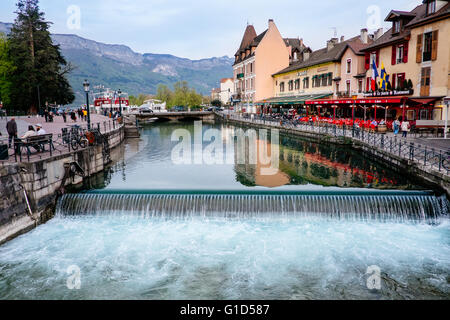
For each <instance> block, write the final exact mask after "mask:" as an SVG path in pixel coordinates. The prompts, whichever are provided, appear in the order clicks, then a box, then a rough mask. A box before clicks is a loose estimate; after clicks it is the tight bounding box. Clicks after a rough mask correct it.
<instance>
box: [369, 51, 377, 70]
mask: <svg viewBox="0 0 450 320" xmlns="http://www.w3.org/2000/svg"><path fill="white" fill-rule="evenodd" d="M374 61H375V64H376V65H377V67H378V63H377V62H378V61H377V53H376V52H372V53H371V54H370V68H372V65H373V62H374Z"/></svg>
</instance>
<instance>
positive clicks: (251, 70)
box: [250, 62, 253, 73]
mask: <svg viewBox="0 0 450 320" xmlns="http://www.w3.org/2000/svg"><path fill="white" fill-rule="evenodd" d="M250 73H253V62H252V63H250Z"/></svg>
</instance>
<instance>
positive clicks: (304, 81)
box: [303, 77, 309, 89]
mask: <svg viewBox="0 0 450 320" xmlns="http://www.w3.org/2000/svg"><path fill="white" fill-rule="evenodd" d="M308 88H309V77H306V78H303V89H308Z"/></svg>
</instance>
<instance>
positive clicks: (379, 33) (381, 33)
mask: <svg viewBox="0 0 450 320" xmlns="http://www.w3.org/2000/svg"><path fill="white" fill-rule="evenodd" d="M382 35H383V28H379V29H378V30H377V31H375V32H374V39H373V40H378V39H380V37H381V36H382Z"/></svg>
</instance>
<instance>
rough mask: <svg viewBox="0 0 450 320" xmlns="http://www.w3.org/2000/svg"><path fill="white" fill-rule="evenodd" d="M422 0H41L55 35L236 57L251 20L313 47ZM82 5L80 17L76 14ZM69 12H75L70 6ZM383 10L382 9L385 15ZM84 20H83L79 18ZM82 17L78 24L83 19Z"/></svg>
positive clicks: (195, 55)
mask: <svg viewBox="0 0 450 320" xmlns="http://www.w3.org/2000/svg"><path fill="white" fill-rule="evenodd" d="M16 2H17V1H16V0H1V1H0V21H1V22H13V21H14V18H15V14H14V11H15V9H16V6H15V4H16ZM421 2H422V1H421V0H394V1H392V0H370V1H366V0H362V1H360V0H359V1H358V0H341V1H336V0H321V1H311V0H240V1H234V0H41V1H40V6H41V10H43V11H44V12H45V14H46V19H47V20H48V21H51V22H53V23H54V24H53V26H52V28H51V31H52V32H53V33H73V34H77V35H79V36H81V37H84V38H88V39H91V40H96V41H99V42H104V43H109V44H124V45H127V46H129V47H131V48H132V49H133V50H134V51H137V52H140V53H168V54H173V55H176V56H179V57H185V58H190V59H201V58H209V57H213V56H215V57H219V56H225V55H227V56H233V55H234V53H235V51H236V50H237V47H238V46H239V43H240V41H241V38H242V35H243V32H244V29H245V27H246V25H247V22H248V23H250V24H253V25H254V26H255V28H256V32H257V33H260V32H263V31H264V30H265V29H266V28H267V21H268V19H270V18H272V19H274V20H275V23H276V24H277V26H278V28H279V30H280V32H281V34H282V35H283V37H292V38H294V37H295V38H296V37H300V38H303V39H304V42H305V44H306V45H308V46H310V47H311V48H312V49H313V50H316V49H320V48H322V47H324V46H325V43H326V40H328V39H330V38H331V37H333V36H334V32H335V29H334V28H336V31H337V35H338V36H339V37H340V36H341V35H344V36H345V37H346V38H349V37H352V36H354V35H356V34H358V33H359V30H360V29H361V28H368V29H369V30H370V31H373V29H374V28H375V27H376V26H377V25H378V24H377V21H380V22H381V27H384V29H385V31H386V29H387V28H388V27H389V25H388V24H386V23H385V22H384V18H385V17H386V15H387V14H388V13H389V11H390V10H391V9H396V10H411V9H413V8H414V7H415V6H416V5H418V4H420V3H421ZM78 8H79V12H80V15H77V9H78ZM68 9H69V10H68ZM378 13H379V14H378ZM78 17H79V19H78ZM78 22H79V23H78Z"/></svg>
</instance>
